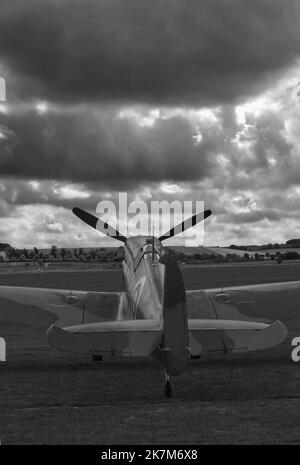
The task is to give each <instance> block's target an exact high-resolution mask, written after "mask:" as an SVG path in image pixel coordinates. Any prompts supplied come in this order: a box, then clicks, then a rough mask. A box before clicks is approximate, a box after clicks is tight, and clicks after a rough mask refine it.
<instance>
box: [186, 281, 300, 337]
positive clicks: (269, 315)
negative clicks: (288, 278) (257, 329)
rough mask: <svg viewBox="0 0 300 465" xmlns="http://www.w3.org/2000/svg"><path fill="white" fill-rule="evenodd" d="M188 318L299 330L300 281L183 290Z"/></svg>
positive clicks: (291, 330) (292, 330)
mask: <svg viewBox="0 0 300 465" xmlns="http://www.w3.org/2000/svg"><path fill="white" fill-rule="evenodd" d="M186 301H187V310H188V317H189V318H190V319H219V320H239V321H256V322H261V323H270V322H272V321H274V320H280V321H281V322H283V323H284V324H285V326H286V327H287V328H288V330H289V332H294V331H299V330H300V305H299V302H300V281H292V282H286V283H271V284H256V285H251V286H236V287H227V288H222V289H221V288H218V289H205V290H204V289H203V290H193V291H186Z"/></svg>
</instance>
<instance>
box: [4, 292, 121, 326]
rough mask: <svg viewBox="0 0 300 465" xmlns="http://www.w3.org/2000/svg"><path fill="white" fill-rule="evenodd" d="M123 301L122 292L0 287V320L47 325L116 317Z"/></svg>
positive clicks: (62, 324) (114, 318) (80, 322)
mask: <svg viewBox="0 0 300 465" xmlns="http://www.w3.org/2000/svg"><path fill="white" fill-rule="evenodd" d="M124 301H125V293H122V292H85V291H70V290H63V289H40V288H30V287H15V286H0V322H1V321H5V322H7V323H20V324H26V325H32V326H41V327H45V328H49V326H50V325H52V324H54V323H55V325H56V326H59V327H63V326H70V325H78V324H82V323H94V322H99V321H106V320H116V319H117V318H118V315H119V312H120V311H121V310H122V306H123V305H124Z"/></svg>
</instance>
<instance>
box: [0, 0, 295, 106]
mask: <svg viewBox="0 0 300 465" xmlns="http://www.w3.org/2000/svg"><path fill="white" fill-rule="evenodd" d="M299 19H300V4H299V1H298V0H285V1H283V0H273V1H269V0H202V1H199V0H189V1H188V2H185V1H182V0H163V1H162V0H153V1H149V0H127V1H124V0H84V1H83V0H26V1H23V0H12V1H10V2H5V4H4V5H1V12H0V64H1V62H2V63H3V64H4V65H5V66H6V67H7V69H8V73H9V76H10V75H11V76H12V77H11V81H10V82H11V87H10V82H8V97H9V98H12V97H13V95H12V94H13V92H16V93H17V95H18V98H19V99H20V98H37V97H40V98H41V97H43V98H46V99H49V100H52V101H66V100H68V101H72V102H74V101H76V102H78V101H85V102H86V101H88V100H90V101H109V102H112V101H114V102H117V103H119V102H146V103H151V104H153V103H154V104H169V105H215V104H219V103H223V102H228V101H230V102H232V101H233V100H236V99H239V98H243V97H245V96H248V95H250V94H251V93H253V92H256V91H258V90H259V89H261V86H264V85H266V80H268V79H270V80H272V81H273V80H274V78H275V77H276V73H277V72H278V71H280V70H283V69H284V68H286V67H287V66H289V65H291V64H292V63H293V62H294V60H295V58H296V57H298V56H299V52H300V40H299V39H300V29H299ZM12 87H13V89H12ZM9 92H10V94H9Z"/></svg>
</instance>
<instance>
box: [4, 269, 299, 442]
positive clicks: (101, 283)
mask: <svg viewBox="0 0 300 465" xmlns="http://www.w3.org/2000/svg"><path fill="white" fill-rule="evenodd" d="M183 273H184V279H185V284H186V287H187V288H188V289H195V288H212V287H223V286H229V285H242V284H254V283H263V282H273V281H277V282H279V281H295V280H300V264H299V265H298V264H292V265H290V264H284V263H283V264H281V265H278V264H273V265H268V266H264V265H262V264H258V265H255V266H245V265H243V266H242V267H241V266H223V267H222V266H211V267H186V268H184V269H183ZM0 284H2V285H15V286H32V287H52V288H72V289H89V290H121V289H122V286H123V284H122V274H121V271H120V270H111V271H109V270H106V271H105V270H102V271H95V270H94V271H76V272H64V271H60V272H41V273H37V272H35V273H28V274H22V273H16V274H1V275H0ZM284 311H285V309H283V312H284ZM0 336H3V337H5V339H6V341H7V359H8V361H7V363H5V364H2V365H1V367H0V408H1V414H0V439H1V442H2V444H43V443H44V444H95V443H96V444H226V443H234V444H249V443H256V444H270V443H272V444H279V443H281V444H282V443H288V444H296V443H297V444H299V443H300V392H299V385H300V362H299V363H295V362H292V360H291V349H292V348H291V345H290V342H291V338H292V337H294V336H300V303H299V320H298V321H295V320H294V321H293V327H291V328H289V336H288V338H287V340H286V342H285V343H284V344H282V345H281V346H279V347H277V348H274V349H270V350H267V351H264V352H257V353H253V354H247V355H240V356H230V357H229V356H228V357H225V356H224V357H218V358H216V359H209V360H207V361H205V362H203V361H192V362H191V363H190V366H189V368H188V369H187V370H186V372H185V373H184V374H183V375H181V376H179V377H178V378H174V380H173V387H174V397H173V399H170V400H166V399H164V398H163V394H162V384H163V376H162V374H161V372H160V371H159V370H158V368H157V366H156V365H155V363H154V362H152V361H150V360H143V361H123V360H116V361H109V362H108V361H107V362H102V363H101V362H100V363H93V362H91V361H87V359H86V358H85V357H81V356H75V355H69V354H64V353H60V352H56V351H55V350H53V349H50V348H48V346H47V344H46V342H45V339H44V330H41V329H40V328H32V327H27V326H22V325H12V324H2V323H1V324H0Z"/></svg>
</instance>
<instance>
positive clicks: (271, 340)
mask: <svg viewBox="0 0 300 465" xmlns="http://www.w3.org/2000/svg"><path fill="white" fill-rule="evenodd" d="M189 334H190V338H189V341H190V342H189V344H190V350H191V355H193V356H198V355H200V354H201V355H202V354H203V353H205V354H209V353H213V354H215V353H223V354H224V353H225V354H228V353H241V352H250V351H255V350H263V349H268V348H270V347H274V346H276V345H278V344H280V343H281V342H283V341H284V340H285V338H286V336H287V334H288V332H287V329H286V327H285V326H284V324H283V323H281V322H280V321H278V320H277V321H275V322H274V323H272V324H269V325H268V324H265V323H257V322H253V321H235V320H212V319H208V320H196V319H194V320H189Z"/></svg>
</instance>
